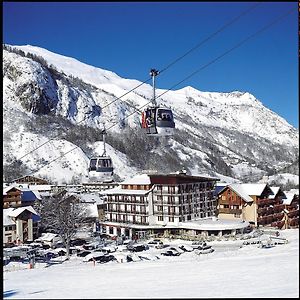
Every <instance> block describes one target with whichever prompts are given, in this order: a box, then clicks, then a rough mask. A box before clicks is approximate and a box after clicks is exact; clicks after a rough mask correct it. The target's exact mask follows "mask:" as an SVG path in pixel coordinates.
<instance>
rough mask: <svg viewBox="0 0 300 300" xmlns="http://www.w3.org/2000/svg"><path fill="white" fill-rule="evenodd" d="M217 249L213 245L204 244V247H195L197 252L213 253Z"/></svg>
mask: <svg viewBox="0 0 300 300" xmlns="http://www.w3.org/2000/svg"><path fill="white" fill-rule="evenodd" d="M214 251H215V250H214V249H213V248H212V247H211V246H208V245H206V246H203V247H199V248H198V249H195V251H194V252H195V253H196V254H198V255H199V254H208V253H212V252H214Z"/></svg>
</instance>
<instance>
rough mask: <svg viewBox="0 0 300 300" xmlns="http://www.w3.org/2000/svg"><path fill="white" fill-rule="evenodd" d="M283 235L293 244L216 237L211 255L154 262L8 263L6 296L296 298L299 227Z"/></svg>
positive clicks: (77, 260) (188, 254)
mask: <svg viewBox="0 0 300 300" xmlns="http://www.w3.org/2000/svg"><path fill="white" fill-rule="evenodd" d="M280 236H281V237H286V238H287V239H288V240H289V243H288V244H284V245H277V246H275V247H273V248H268V249H262V248H258V247H257V245H249V246H244V247H242V248H239V247H235V246H237V244H240V243H241V241H222V242H216V241H215V242H213V243H212V246H213V247H214V248H215V252H213V253H210V254H204V255H200V256H199V255H197V254H195V252H185V253H183V254H181V255H180V256H178V257H165V256H160V259H159V260H156V261H137V262H130V263H118V262H109V263H106V264H99V263H96V264H95V266H94V264H93V262H83V258H80V257H72V259H71V260H70V261H66V262H64V263H62V264H58V265H52V266H51V267H48V268H43V267H42V266H41V265H37V266H36V268H35V269H29V268H26V269H24V270H20V268H18V267H17V266H15V267H14V268H15V271H13V270H12V267H11V266H10V269H9V268H8V266H9V265H10V264H9V265H8V266H5V267H4V298H11V299H45V298H47V299H57V298H60V299H91V298H92V299H96V298H97V299H102V298H103V299H105V298H106V299H107V298H191V297H193V298H233V297H240V298H289V297H297V298H298V297H299V229H288V230H283V231H281V232H280ZM173 243H174V244H176V243H178V240H177V241H174V242H173ZM185 243H187V242H185ZM218 243H219V244H218ZM161 251H162V250H158V249H153V248H150V250H147V251H143V253H146V252H148V253H152V254H153V253H160V252H161ZM141 253H142V252H141ZM18 269H19V270H18ZM6 270H9V271H6Z"/></svg>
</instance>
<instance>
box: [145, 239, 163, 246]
mask: <svg viewBox="0 0 300 300" xmlns="http://www.w3.org/2000/svg"><path fill="white" fill-rule="evenodd" d="M147 244H148V245H149V246H150V247H152V246H153V247H154V246H157V245H162V244H163V242H162V241H161V240H159V239H154V240H152V241H150V242H148V243H147Z"/></svg>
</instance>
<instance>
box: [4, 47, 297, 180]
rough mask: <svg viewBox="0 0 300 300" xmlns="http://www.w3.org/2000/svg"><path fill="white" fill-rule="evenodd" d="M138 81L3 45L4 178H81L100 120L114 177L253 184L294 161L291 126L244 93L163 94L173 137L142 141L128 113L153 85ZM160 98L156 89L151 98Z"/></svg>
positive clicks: (95, 146) (96, 147) (96, 146)
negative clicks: (183, 175) (184, 174)
mask: <svg viewBox="0 0 300 300" xmlns="http://www.w3.org/2000/svg"><path fill="white" fill-rule="evenodd" d="M145 73H147V70H145ZM140 84H141V82H139V81H137V80H132V79H124V78H121V77H120V76H118V75H117V74H115V73H113V72H110V71H106V70H102V69H100V68H95V67H93V66H89V65H87V64H84V63H81V62H79V61H78V60H76V59H73V58H70V57H66V56H62V55H59V54H55V53H52V52H50V51H48V50H46V49H42V48H39V47H33V46H29V45H28V46H7V45H5V46H4V48H3V126H4V128H3V137H4V171H5V172H4V173H5V174H6V176H8V175H10V176H12V177H13V178H16V177H17V176H21V175H27V174H35V175H37V176H42V177H47V178H49V179H51V180H52V181H54V182H55V181H56V182H62V181H63V182H70V180H73V181H74V180H75V179H77V180H78V181H81V180H83V178H84V177H85V176H86V175H87V167H88V161H89V157H91V155H95V154H97V153H98V154H101V152H102V151H103V145H102V142H100V140H101V135H100V132H101V129H102V128H103V126H104V125H103V124H105V128H106V129H107V133H108V135H107V139H106V141H107V147H106V152H107V154H109V155H110V156H111V157H112V159H113V162H114V166H115V174H116V176H117V179H125V178H126V177H128V176H132V175H133V174H135V173H136V172H138V171H141V170H143V169H152V170H153V169H154V170H157V171H159V172H174V171H177V170H179V169H182V168H185V169H186V170H187V171H188V172H189V173H191V174H193V175H199V174H203V175H205V174H206V175H214V176H220V177H221V178H222V177H224V178H228V177H229V178H237V179H240V180H245V179H246V180H253V178H254V180H255V178H256V179H257V180H258V179H259V178H261V177H262V175H265V174H267V173H268V172H269V171H272V172H273V174H274V172H275V171H276V170H279V169H282V168H284V167H287V166H289V165H291V164H293V163H294V162H295V161H296V160H297V159H298V150H299V144H298V141H299V132H298V130H297V129H295V128H294V127H293V126H291V125H290V124H288V123H287V122H286V121H285V120H284V119H283V118H281V117H280V116H278V115H277V114H276V113H274V112H272V111H271V110H269V109H268V108H266V107H265V106H264V105H263V104H262V103H261V102H260V101H259V100H258V99H256V98H255V96H253V95H251V94H249V93H247V92H238V91H234V92H231V93H216V92H202V91H199V90H196V89H194V88H192V87H185V88H183V89H180V90H176V91H169V92H167V93H165V94H164V95H163V96H162V97H159V98H158V102H159V103H160V104H161V105H162V106H167V107H171V108H172V111H173V113H174V118H175V123H176V133H175V135H174V136H173V137H169V138H153V137H147V136H145V134H143V133H142V132H141V130H140V114H139V113H138V110H137V109H138V108H139V107H143V106H145V105H146V104H147V103H148V102H149V101H150V100H151V97H152V87H151V85H149V84H143V85H141V86H140V87H138V88H136V89H135V90H133V91H132V92H130V93H128V92H129V91H130V90H132V89H134V88H135V87H137V86H138V85H140ZM164 92H165V90H162V89H157V90H156V95H157V96H159V95H160V94H162V93H164ZM126 93H127V94H126ZM124 94H126V95H125V96H123V95H124ZM121 96H122V97H121ZM119 97H121V98H120V99H118V98H119ZM135 111H136V113H134V112H135ZM49 139H51V141H50V142H47V141H48V140H49ZM44 143H45V144H44ZM42 144H44V145H43V146H41V147H40V148H38V149H37V150H34V149H36V148H37V147H38V146H39V145H42ZM72 149H74V150H72ZM32 150H34V151H33V152H32V153H30V151H32ZM68 151H70V152H69V153H67V152H68ZM28 153H30V154H28ZM64 153H67V154H66V155H64V156H62V155H63V154H64ZM25 154H28V155H26V156H24V155H25ZM23 156H24V157H23ZM61 156H62V157H61ZM16 160H19V161H17V162H16ZM51 161H53V162H51ZM49 162H51V163H50V164H47V163H49ZM46 164H47V165H46ZM45 165H46V166H45ZM12 166H14V168H13V170H14V171H13V170H12ZM14 172H15V174H14Z"/></svg>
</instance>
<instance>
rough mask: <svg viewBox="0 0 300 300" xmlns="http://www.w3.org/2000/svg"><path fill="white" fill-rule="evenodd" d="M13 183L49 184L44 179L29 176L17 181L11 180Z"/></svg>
mask: <svg viewBox="0 0 300 300" xmlns="http://www.w3.org/2000/svg"><path fill="white" fill-rule="evenodd" d="M12 182H13V183H27V184H31V185H34V184H49V182H48V181H47V180H45V179H42V178H38V177H35V176H31V175H26V176H23V177H20V178H17V179H14V180H12Z"/></svg>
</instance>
